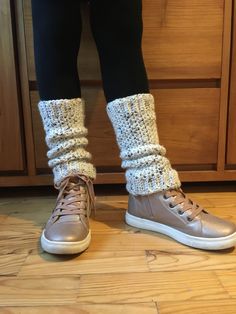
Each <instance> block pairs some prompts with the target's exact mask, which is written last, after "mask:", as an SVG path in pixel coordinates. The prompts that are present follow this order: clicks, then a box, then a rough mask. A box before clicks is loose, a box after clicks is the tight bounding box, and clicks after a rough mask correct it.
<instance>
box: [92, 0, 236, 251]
mask: <svg viewBox="0 0 236 314" xmlns="http://www.w3.org/2000/svg"><path fill="white" fill-rule="evenodd" d="M141 4H142V0H132V1H127V0H116V1H109V0H91V26H92V31H93V35H94V38H95V42H96V44H97V48H98V52H99V57H100V62H101V70H102V78H103V86H104V93H105V96H106V99H107V101H108V104H107V107H106V109H107V114H108V116H109V118H110V120H111V123H112V125H113V127H114V131H115V134H116V139H117V143H118V145H119V148H120V157H121V159H122V164H121V166H122V168H124V169H126V172H125V176H126V180H127V184H126V188H127V191H128V192H129V193H130V194H129V204H128V211H127V212H126V216H125V217H126V218H125V219H126V222H127V223H128V224H130V225H132V226H135V227H138V228H143V229H149V230H153V231H157V232H161V233H164V234H166V235H169V236H171V237H173V238H174V239H176V240H178V241H179V242H181V243H184V244H187V245H190V246H193V247H198V248H202V249H223V248H227V247H231V246H233V245H234V244H235V242H236V226H235V225H234V224H233V223H230V222H227V221H224V220H222V219H220V218H217V217H215V216H213V215H211V214H209V213H207V212H206V211H205V210H204V208H202V207H201V206H200V205H198V204H196V203H195V202H193V201H191V200H190V199H189V198H188V197H187V196H186V195H185V194H184V193H183V191H182V189H181V188H180V187H181V182H180V180H179V177H178V173H177V171H176V170H174V169H173V168H172V166H171V164H170V161H169V159H168V158H167V157H166V156H165V154H166V149H165V147H164V146H162V145H160V144H159V137H158V132H157V125H156V113H155V103H154V97H153V95H152V94H150V92H149V90H148V84H147V76H146V72H145V68H144V64H143V58H142V52H141V39H142V10H141V9H142V6H141Z"/></svg>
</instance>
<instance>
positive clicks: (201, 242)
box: [125, 211, 236, 250]
mask: <svg viewBox="0 0 236 314" xmlns="http://www.w3.org/2000/svg"><path fill="white" fill-rule="evenodd" d="M125 222H126V223H127V224H128V225H130V226H132V227H137V228H141V229H145V230H150V231H156V232H159V233H162V234H165V235H167V236H169V237H171V238H173V239H175V240H177V241H178V242H180V243H182V244H185V245H188V246H191V247H194V248H198V249H204V250H222V249H227V248H230V247H233V246H235V244H236V232H234V233H233V234H231V235H228V236H226V237H220V238H203V237H194V236H192V235H189V234H186V233H184V232H181V231H179V230H176V229H174V228H172V227H169V226H167V225H164V224H161V223H158V222H155V221H152V220H148V219H143V218H139V217H136V216H133V215H131V214H129V213H128V211H126V214H125Z"/></svg>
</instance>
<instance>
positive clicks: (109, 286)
mask: <svg viewBox="0 0 236 314" xmlns="http://www.w3.org/2000/svg"><path fill="white" fill-rule="evenodd" d="M223 298H229V295H228V293H227V292H226V291H225V289H224V288H223V287H222V285H221V283H220V282H219V280H218V278H217V277H216V276H215V274H214V273H213V272H211V271H209V272H204V271H203V272H201V271H197V272H189V270H188V271H180V272H156V273H131V274H123V273H121V274H103V275H102V280H101V276H99V275H82V276H81V285H80V293H79V295H78V299H77V301H78V302H83V303H91V304H93V303H95V300H96V303H105V302H109V303H119V304H121V303H137V302H153V301H154V302H161V301H164V300H165V301H184V300H205V301H206V300H218V299H223ZM108 300H109V301H108Z"/></svg>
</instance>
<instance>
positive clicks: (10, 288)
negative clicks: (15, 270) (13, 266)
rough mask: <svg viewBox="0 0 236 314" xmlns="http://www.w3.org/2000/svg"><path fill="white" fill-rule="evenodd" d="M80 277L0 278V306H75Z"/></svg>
mask: <svg viewBox="0 0 236 314" xmlns="http://www.w3.org/2000/svg"><path fill="white" fill-rule="evenodd" d="M79 288H80V277H79V276H74V277H73V278H72V277H61V276H60V277H59V278H49V277H47V278H41V277H40V276H38V277H37V278H24V279H21V278H14V277H8V276H4V277H0V304H1V306H29V305H31V306H39V305H56V306H58V305H66V304H76V300H77V295H78V292H79Z"/></svg>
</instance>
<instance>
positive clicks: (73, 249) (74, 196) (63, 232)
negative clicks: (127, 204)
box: [41, 174, 95, 254]
mask: <svg viewBox="0 0 236 314" xmlns="http://www.w3.org/2000/svg"><path fill="white" fill-rule="evenodd" d="M54 187H55V188H56V189H58V190H59V194H58V197H57V200H56V205H55V208H54V210H53V211H52V214H51V216H50V218H49V220H48V222H47V223H46V226H45V228H44V230H43V232H42V235H41V246H42V248H43V249H44V251H46V252H48V253H53V254H76V253H80V252H82V251H84V250H86V249H87V248H88V246H89V244H90V241H91V230H90V226H89V217H90V214H91V211H92V210H93V209H94V210H95V194H94V188H93V183H92V180H91V179H90V177H88V176H85V175H82V174H73V175H69V176H67V177H65V178H64V179H63V181H62V182H61V183H60V185H57V184H55V183H54Z"/></svg>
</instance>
